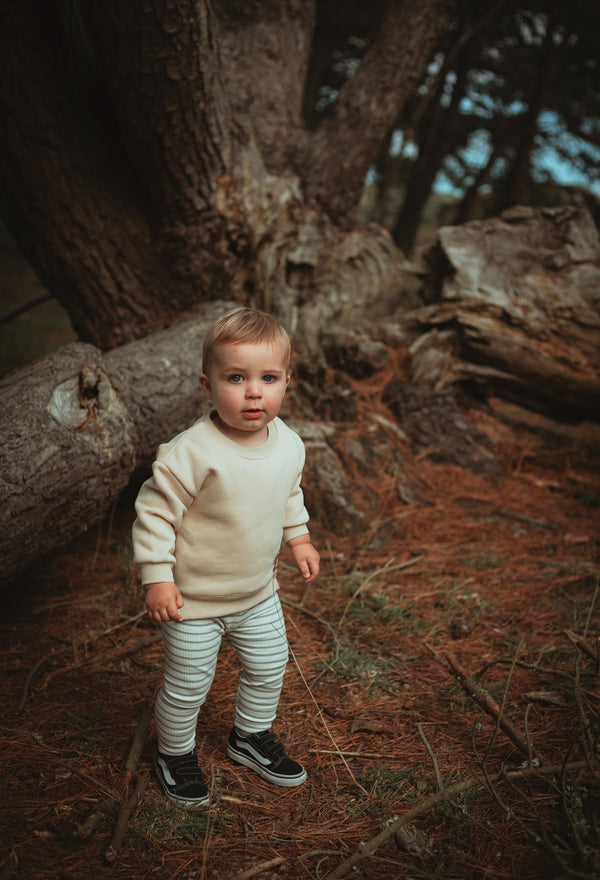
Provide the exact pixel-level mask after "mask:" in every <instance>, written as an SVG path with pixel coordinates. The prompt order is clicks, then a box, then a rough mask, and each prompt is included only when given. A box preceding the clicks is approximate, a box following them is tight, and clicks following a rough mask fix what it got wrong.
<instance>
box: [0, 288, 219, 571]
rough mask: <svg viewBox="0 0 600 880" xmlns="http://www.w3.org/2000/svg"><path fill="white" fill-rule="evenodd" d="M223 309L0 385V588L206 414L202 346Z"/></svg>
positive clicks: (81, 347)
mask: <svg viewBox="0 0 600 880" xmlns="http://www.w3.org/2000/svg"><path fill="white" fill-rule="evenodd" d="M228 305H231V303H230V304H227V303H219V304H207V305H205V306H203V307H202V310H201V312H199V313H198V315H197V316H196V318H195V319H194V320H191V321H186V322H184V323H181V324H179V325H176V326H174V327H172V328H170V329H168V330H163V331H160V332H159V333H156V334H154V335H153V336H150V337H147V339H145V340H137V341H135V342H132V343H129V344H128V345H126V346H123V347H122V348H117V349H114V350H113V351H111V352H110V353H109V354H106V355H104V354H102V352H100V351H99V350H98V349H97V348H96V347H95V346H93V345H89V344H85V343H74V344H72V345H68V346H66V347H65V348H63V349H61V350H60V351H59V352H57V353H56V354H54V355H49V356H48V357H46V358H43V359H41V360H39V361H36V362H35V363H33V364H31V365H30V366H28V367H26V368H25V369H24V370H20V371H17V372H15V373H12V374H10V375H9V376H7V377H6V378H4V379H3V380H2V381H1V382H0V406H1V408H2V422H1V425H0V449H1V450H2V452H1V460H2V467H1V468H0V495H1V496H2V499H3V504H2V507H1V508H0V556H1V558H2V563H3V564H2V571H1V572H0V587H2V586H6V584H8V583H10V582H11V581H13V580H14V579H15V578H17V577H18V576H19V575H20V574H21V573H22V572H24V571H25V570H26V569H27V568H28V567H29V566H30V565H31V564H32V562H33V561H34V560H40V559H43V557H44V555H45V554H47V553H49V552H50V551H52V550H54V549H56V548H57V547H60V546H63V545H64V544H67V543H69V542H70V541H72V540H73V538H74V537H75V536H76V535H78V534H79V533H80V532H82V531H85V529H87V528H88V526H90V525H93V524H94V523H96V522H98V521H99V520H100V519H102V517H103V516H104V515H105V513H106V511H107V510H108V508H109V507H110V505H111V503H112V502H113V501H115V500H116V499H117V498H118V496H119V494H120V493H121V492H122V491H123V489H124V488H125V487H126V486H127V484H128V482H129V480H130V479H131V477H132V474H133V473H134V472H136V471H137V472H140V471H141V470H142V469H144V468H147V467H148V465H149V464H150V463H151V461H152V459H153V456H154V453H155V451H156V448H157V447H158V445H159V443H162V442H164V441H166V440H168V439H169V438H170V437H172V436H174V435H175V434H176V433H177V432H178V431H180V430H183V428H185V427H187V426H188V425H190V424H192V422H193V421H195V419H196V418H199V417H200V415H201V414H202V412H203V411H205V410H206V404H205V403H204V397H203V395H202V393H201V391H200V386H199V383H198V376H199V374H200V362H201V356H202V340H203V337H204V333H205V332H206V329H207V327H208V325H209V324H210V323H211V322H212V321H213V320H214V319H215V318H216V317H217V316H218V315H219V314H221V313H222V312H223V311H225V310H226V308H227V307H228ZM23 401H26V406H24V404H23Z"/></svg>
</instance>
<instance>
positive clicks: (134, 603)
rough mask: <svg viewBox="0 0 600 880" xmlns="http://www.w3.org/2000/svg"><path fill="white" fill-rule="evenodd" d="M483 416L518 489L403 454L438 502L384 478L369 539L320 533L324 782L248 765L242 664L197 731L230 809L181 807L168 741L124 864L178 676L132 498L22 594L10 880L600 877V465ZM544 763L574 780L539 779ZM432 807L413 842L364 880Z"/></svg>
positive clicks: (211, 776) (305, 752) (290, 701)
mask: <svg viewBox="0 0 600 880" xmlns="http://www.w3.org/2000/svg"><path fill="white" fill-rule="evenodd" d="M470 418H471V419H472V420H474V421H476V422H477V425H478V427H479V428H480V429H482V430H485V431H486V433H487V434H488V436H490V437H493V438H494V442H495V443H496V445H497V450H498V456H499V457H500V459H501V460H502V462H503V465H504V475H503V476H501V477H494V478H490V477H485V476H481V475H477V474H473V473H471V472H469V471H465V470H461V469H459V468H454V467H451V466H443V465H439V464H434V463H432V462H431V461H430V460H429V458H428V457H427V456H423V457H420V458H418V459H415V458H413V457H411V454H410V450H408V449H403V454H404V455H405V457H406V459H407V461H408V463H409V465H410V467H411V469H412V471H413V473H414V474H415V475H418V481H419V486H420V487H421V488H420V498H419V499H418V500H415V502H414V503H411V504H406V503H404V502H403V501H401V500H400V498H399V497H398V493H397V491H395V488H394V485H393V484H392V483H390V481H389V479H388V478H386V479H385V480H383V481H382V485H381V486H377V485H372V486H371V490H372V492H374V493H376V497H378V499H379V500H378V502H377V505H376V509H374V511H373V515H372V529H371V530H370V531H369V533H368V534H365V535H363V536H361V537H360V539H356V538H355V539H349V538H345V539H339V538H336V537H335V536H334V535H331V534H328V533H326V532H325V531H324V530H322V529H319V527H318V526H317V527H316V529H315V537H316V540H317V542H318V543H319V544H320V546H321V548H322V550H323V573H322V575H321V578H320V580H319V582H318V583H317V584H315V585H314V586H312V587H311V588H310V589H309V590H308V592H306V593H305V587H304V586H303V585H302V584H301V583H299V581H298V580H297V579H296V577H295V575H294V572H293V571H292V569H291V567H289V566H286V565H284V566H283V570H282V573H281V581H282V595H283V597H284V599H285V602H286V616H287V622H288V635H289V640H290V644H291V647H292V651H293V660H292V662H291V663H290V667H289V672H288V675H287V678H286V685H285V689H284V694H283V698H282V702H281V707H280V716H279V719H278V726H277V730H278V732H279V733H280V735H281V736H282V738H283V739H284V740H285V741H286V743H287V744H288V747H289V751H290V753H292V754H293V756H294V757H297V758H299V759H300V760H302V761H303V762H304V763H305V764H306V766H307V768H308V769H309V779H308V781H307V783H306V784H305V785H304V786H302V787H301V788H300V789H299V790H291V791H286V790H279V789H277V790H275V789H273V788H272V787H269V786H268V785H267V784H266V783H265V784H263V783H262V782H261V781H260V780H258V779H257V778H255V777H254V776H253V775H252V773H251V772H250V771H247V770H245V769H243V768H239V767H236V766H234V765H233V764H232V763H231V762H230V761H229V759H228V758H227V757H226V755H225V750H224V745H225V741H226V738H227V734H228V732H229V729H230V725H231V721H232V703H233V698H234V689H235V678H236V670H237V666H236V658H235V655H234V653H233V652H232V650H231V649H229V648H227V647H226V648H224V649H223V651H222V654H221V657H220V665H219V671H218V674H217V679H216V681H215V684H214V686H213V688H212V690H211V693H210V696H209V700H208V702H207V704H206V706H205V708H204V710H203V712H202V715H201V719H200V723H199V729H198V750H199V754H200V758H201V763H202V765H203V767H204V768H205V770H206V775H207V777H208V780H209V783H210V785H211V787H212V790H213V805H212V806H211V808H210V810H208V811H205V812H187V813H186V812H184V811H180V810H178V809H176V808H175V807H173V806H172V805H171V804H169V803H168V802H167V801H166V800H165V798H164V797H163V796H162V793H161V791H160V790H159V788H158V786H157V784H156V783H155V780H154V778H153V776H152V771H151V761H152V754H153V748H154V745H153V728H152V724H151V725H150V731H149V735H148V737H147V739H146V741H145V743H144V747H143V750H142V753H141V758H140V760H139V765H138V778H142V779H145V780H146V781H147V785H146V788H145V790H144V791H143V793H142V795H141V797H140V798H139V802H138V803H137V804H136V805H135V807H134V809H133V812H132V814H131V816H130V817H129V821H128V824H127V832H126V836H125V838H124V842H123V846H122V847H121V849H120V851H119V853H118V857H117V859H116V860H115V861H114V862H112V863H108V862H107V861H106V858H105V853H106V850H107V848H108V846H109V844H110V842H111V838H112V835H113V831H114V828H115V823H116V821H117V816H118V813H119V808H120V806H121V805H122V803H123V802H124V801H125V800H126V799H127V795H128V793H131V791H132V790H133V788H134V785H135V780H131V781H130V784H129V786H128V787H127V786H125V785H124V777H123V771H124V765H125V761H126V759H127V756H128V754H129V751H130V748H131V744H132V741H133V738H134V734H135V731H136V727H137V725H138V720H139V718H140V716H141V715H142V716H143V712H144V709H145V707H147V706H149V705H150V704H151V703H152V700H153V697H154V693H155V691H156V688H157V687H158V686H159V685H160V681H161V670H162V660H161V657H162V648H161V643H160V640H159V639H158V638H157V633H156V629H155V628H154V626H153V625H151V624H149V623H148V622H147V620H146V619H145V618H144V617H143V615H141V614H140V609H141V603H140V595H139V588H138V585H137V582H136V579H135V575H134V573H133V569H132V565H131V550H130V539H129V530H130V525H131V520H132V510H131V499H124V500H123V502H122V503H121V504H120V505H119V507H118V509H116V510H114V511H112V513H111V517H109V519H108V520H107V522H106V523H104V524H103V526H102V528H101V529H99V530H96V531H94V533H90V534H89V535H88V536H86V537H85V538H83V539H81V540H78V541H77V542H76V543H75V544H74V546H72V547H70V548H68V550H66V551H65V552H62V553H57V554H55V556H54V557H53V558H52V560H50V562H49V563H48V564H47V566H46V567H45V568H44V569H43V570H39V571H38V572H36V573H32V575H31V577H30V578H29V579H28V581H27V583H20V584H17V585H16V587H15V590H14V591H12V592H11V593H10V594H5V595H4V596H3V597H2V634H3V640H2V661H3V670H4V674H3V676H2V688H3V695H2V696H3V706H4V712H3V720H2V722H1V723H0V742H1V743H2V747H3V776H4V796H3V797H2V802H1V804H0V815H1V823H2V824H1V827H2V835H1V841H2V844H1V845H2V849H3V854H2V856H1V857H0V863H2V867H1V868H0V877H3V878H8V877H14V878H24V880H25V878H39V880H56V878H63V880H67V878H77V880H87V878H100V877H114V878H123V880H142V878H151V877H158V878H161V880H162V878H164V880H175V878H180V880H196V878H197V880H200V878H210V880H234V878H242V877H250V876H259V877H260V878H262V880H269V878H275V877H294V878H315V880H317V878H320V880H323V878H326V877H328V876H329V877H335V876H342V875H343V876H353V877H362V878H368V880H375V878H390V877H394V878H396V877H397V878H403V877H406V878H411V880H415V878H434V877H437V878H445V880H448V878H471V877H473V878H490V880H516V878H522V877H528V878H530V880H537V878H539V880H542V878H544V880H547V878H552V877H556V878H564V877H582V878H586V877H587V878H592V877H594V876H597V875H598V872H599V868H600V863H599V861H600V840H599V836H598V835H599V825H600V817H599V807H598V803H599V797H598V796H599V794H600V776H599V773H598V762H599V746H598V741H599V740H598V734H599V708H598V707H599V705H600V702H599V700H598V696H599V694H598V683H599V676H598V671H599V657H598V646H599V642H598V622H599V620H600V614H599V609H600V598H599V597H598V578H599V571H600V562H599V554H598V538H599V528H598V526H599V520H600V477H599V473H598V462H599V458H600V454H599V452H598V449H597V448H596V450H595V451H594V450H593V449H592V448H590V447H587V446H586V445H585V444H584V443H583V442H579V441H578V440H577V439H575V440H574V441H573V442H571V443H570V444H569V445H560V444H557V443H556V442H554V441H553V440H552V439H548V438H546V439H544V438H543V437H541V436H540V435H538V434H535V433H534V432H530V431H525V430H520V431H515V430H514V429H512V428H510V427H508V426H507V424H505V423H503V422H502V421H500V420H498V419H494V418H493V417H491V416H490V414H489V413H487V412H485V411H483V410H473V411H472V412H471V413H470ZM457 666H458V667H460V669H461V670H462V671H463V672H464V673H465V674H466V675H467V676H471V679H470V680H469V682H467V683H466V684H465V683H464V682H463V683H461V681H460V679H459V678H458V677H457V675H456V674H455V673H456V668H457ZM453 670H454V671H453ZM469 683H470V686H471V687H473V686H475V685H479V686H480V687H481V688H482V689H483V691H484V694H485V696H486V697H489V698H490V701H491V706H492V714H489V713H488V712H486V711H484V709H483V708H482V707H481V705H478V703H477V702H476V700H475V699H474V697H473V695H472V694H471V693H470V692H469V689H468V688H469ZM494 706H496V709H497V712H496V716H495V717H494V710H493V707H494ZM505 721H506V722H509V723H510V725H512V727H508V730H509V732H510V731H511V730H512V731H513V733H514V732H516V733H517V734H519V735H520V737H521V738H522V741H523V742H524V743H525V749H526V750H528V751H529V752H530V754H529V757H528V756H527V755H526V754H523V753H522V751H520V750H519V746H518V744H517V743H516V741H515V739H514V737H512V736H511V735H508V734H507V733H506V732H505V730H503V729H502V725H501V724H500V722H505ZM505 726H506V725H505ZM533 755H537V756H538V759H537V760H536V761H535V762H534V764H536V765H537V764H539V765H540V766H541V768H542V770H543V769H544V768H546V767H548V766H551V765H558V767H559V768H561V767H564V768H565V769H564V770H560V771H556V772H554V773H551V774H548V775H545V776H543V775H539V776H532V775H529V776H527V775H525V776H522V777H519V771H521V770H522V769H523V767H527V766H530V760H529V759H530V758H531V757H533ZM515 771H517V775H516V776H515V775H514V772H515ZM502 772H505V773H506V774H508V775H506V776H505V777H503V778H500V777H499V776H498V775H497V774H500V773H502ZM511 772H512V773H513V776H510V773H511ZM477 779H478V780H479V784H477V785H475V784H474V780H477ZM461 783H464V784H463V785H462V787H461V785H460V784H461ZM453 786H454V787H453ZM440 790H442V791H443V794H442V795H440V796H439V797H438V801H437V803H436V802H435V800H434V801H431V800H429V799H430V798H432V797H433V796H435V795H436V793H439V792H440ZM413 808H414V809H415V814H414V817H413V819H412V820H411V822H410V824H409V826H408V829H401V830H400V831H399V833H398V834H397V835H388V836H387V837H386V838H385V839H383V840H382V841H381V844H380V845H379V846H378V847H377V848H376V849H375V850H374V851H373V852H372V853H371V854H370V855H369V856H368V857H364V858H359V856H356V857H355V862H356V864H355V866H354V867H353V868H351V867H347V869H346V868H345V867H344V865H349V863H348V861H347V860H349V859H352V857H353V854H355V853H357V851H358V850H359V847H360V846H361V842H363V841H369V840H371V839H373V838H374V837H375V836H376V835H378V834H380V832H382V830H383V829H384V828H385V826H386V822H388V820H390V819H391V817H395V816H400V817H402V816H403V815H404V814H406V813H407V811H409V810H411V809H413ZM411 815H412V814H411ZM384 836H385V835H384ZM398 840H400V845H401V846H402V847H404V848H399V845H398ZM406 848H408V851H407V849H406ZM252 872H254V873H252ZM336 872H337V873H336ZM340 872H341V873H340Z"/></svg>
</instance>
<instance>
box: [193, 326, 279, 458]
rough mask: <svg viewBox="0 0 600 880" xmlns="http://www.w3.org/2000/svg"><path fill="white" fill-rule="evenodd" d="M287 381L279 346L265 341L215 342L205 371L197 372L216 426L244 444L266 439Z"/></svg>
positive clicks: (253, 443) (254, 444)
mask: <svg viewBox="0 0 600 880" xmlns="http://www.w3.org/2000/svg"><path fill="white" fill-rule="evenodd" d="M289 381H290V377H289V373H288V366H287V364H286V362H285V358H284V352H283V349H282V347H281V346H279V345H271V344H269V343H266V342H264V343H263V342H259V343H239V344H238V343H233V342H228V343H224V344H222V345H218V346H216V348H215V349H214V352H213V358H212V363H211V365H210V367H209V369H208V373H207V374H204V373H203V374H202V376H200V384H201V385H202V388H203V389H204V391H205V392H206V395H207V396H208V399H209V400H211V401H213V403H214V405H215V409H216V411H217V414H218V417H217V420H216V424H217V427H218V428H219V429H220V430H221V431H222V432H223V433H224V434H225V435H226V436H227V437H230V438H231V439H232V440H235V441H236V443H241V444H243V445H244V446H259V445H260V444H261V443H264V442H265V440H266V439H267V436H268V431H267V425H268V424H269V422H270V421H272V420H273V419H274V418H275V416H276V415H277V414H278V412H279V410H280V409H281V404H282V403H283V398H284V395H285V391H286V388H287V386H288V383H289Z"/></svg>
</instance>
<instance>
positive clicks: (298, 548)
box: [288, 535, 321, 584]
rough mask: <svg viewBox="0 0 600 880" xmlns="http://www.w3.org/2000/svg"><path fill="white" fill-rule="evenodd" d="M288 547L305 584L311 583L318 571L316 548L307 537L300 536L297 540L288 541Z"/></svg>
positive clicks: (318, 563) (318, 558) (318, 557)
mask: <svg viewBox="0 0 600 880" xmlns="http://www.w3.org/2000/svg"><path fill="white" fill-rule="evenodd" d="M288 547H289V548H290V550H291V551H292V556H293V557H294V562H295V563H296V566H297V567H298V571H299V572H300V574H301V575H302V577H303V578H304V582H305V583H307V584H310V583H312V581H314V580H315V579H316V577H317V576H318V574H319V570H320V559H321V557H320V556H319V552H318V550H317V548H316V547H313V545H312V544H311V543H310V538H309V537H308V536H307V535H301V536H300V537H299V538H292V540H291V541H288Z"/></svg>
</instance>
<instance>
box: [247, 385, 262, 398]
mask: <svg viewBox="0 0 600 880" xmlns="http://www.w3.org/2000/svg"><path fill="white" fill-rule="evenodd" d="M246 395H247V397H260V382H248V385H247V386H246Z"/></svg>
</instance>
